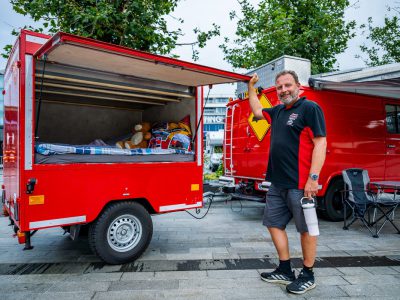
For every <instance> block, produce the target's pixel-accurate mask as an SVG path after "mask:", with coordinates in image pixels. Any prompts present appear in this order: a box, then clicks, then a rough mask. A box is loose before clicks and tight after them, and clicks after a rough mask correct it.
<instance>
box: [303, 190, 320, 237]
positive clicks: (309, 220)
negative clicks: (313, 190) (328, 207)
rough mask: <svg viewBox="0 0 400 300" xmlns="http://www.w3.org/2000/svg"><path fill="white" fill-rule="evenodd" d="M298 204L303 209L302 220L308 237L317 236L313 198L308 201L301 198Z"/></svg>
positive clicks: (305, 198)
mask: <svg viewBox="0 0 400 300" xmlns="http://www.w3.org/2000/svg"><path fill="white" fill-rule="evenodd" d="M300 202H301V207H302V208H303V212H304V218H305V219H306V224H307V228H308V234H309V235H310V236H317V235H319V228H318V218H317V212H316V210H315V200H314V199H313V198H311V199H309V198H307V197H303V198H301V200H300Z"/></svg>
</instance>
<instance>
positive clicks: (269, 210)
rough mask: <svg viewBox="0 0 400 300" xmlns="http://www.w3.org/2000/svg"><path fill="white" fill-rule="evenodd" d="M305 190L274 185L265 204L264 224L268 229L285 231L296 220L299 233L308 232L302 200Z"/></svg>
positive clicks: (270, 188)
mask: <svg viewBox="0 0 400 300" xmlns="http://www.w3.org/2000/svg"><path fill="white" fill-rule="evenodd" d="M303 197H304V190H298V189H283V188H278V187H276V186H274V185H271V186H270V187H269V190H268V193H267V199H266V203H265V210H264V219H263V224H264V225H265V226H267V227H274V228H279V229H285V228H286V225H287V224H288V223H289V221H290V220H291V219H292V218H294V223H295V224H296V229H297V231H298V232H300V233H303V232H308V229H307V224H306V221H305V219H304V213H303V208H302V207H301V204H300V199H301V198H303Z"/></svg>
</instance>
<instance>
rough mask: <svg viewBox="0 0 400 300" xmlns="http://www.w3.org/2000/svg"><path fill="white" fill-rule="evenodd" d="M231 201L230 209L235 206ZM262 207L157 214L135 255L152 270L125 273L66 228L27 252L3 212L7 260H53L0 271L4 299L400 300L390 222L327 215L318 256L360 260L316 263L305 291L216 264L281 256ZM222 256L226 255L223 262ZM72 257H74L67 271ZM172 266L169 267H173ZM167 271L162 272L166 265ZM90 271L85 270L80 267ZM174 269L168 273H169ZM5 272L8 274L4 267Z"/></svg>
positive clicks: (293, 242)
mask: <svg viewBox="0 0 400 300" xmlns="http://www.w3.org/2000/svg"><path fill="white" fill-rule="evenodd" d="M231 204H232V208H231ZM262 212H263V205H262V204H259V203H251V202H243V207H242V209H241V210H240V206H239V202H237V201H235V202H232V203H230V202H228V203H225V202H218V203H215V205H214V206H213V207H212V208H211V210H210V213H209V215H207V216H206V217H205V218H204V219H202V220H195V219H193V218H192V217H191V216H189V215H188V214H187V213H185V212H177V213H170V214H165V215H160V216H154V217H153V222H154V236H153V239H152V242H151V243H150V246H149V248H148V249H147V251H146V252H145V253H144V254H143V256H142V257H141V258H140V259H139V260H138V261H137V263H142V264H143V265H145V266H150V265H152V263H153V265H154V264H155V265H156V267H153V268H154V270H151V271H148V272H146V271H145V270H144V271H142V272H131V271H129V272H121V271H120V270H121V266H102V267H101V268H98V267H97V268H96V267H93V266H96V263H98V262H99V260H98V258H97V257H95V256H94V255H92V254H91V253H90V250H89V247H88V245H87V243H86V240H85V239H81V240H79V241H76V242H73V241H71V240H70V239H69V237H68V236H67V235H65V236H63V235H62V230H61V229H59V228H53V229H48V230H43V231H39V232H38V233H37V234H36V235H35V236H34V237H33V239H32V243H33V245H34V246H35V249H34V250H32V251H22V246H21V245H18V244H17V241H16V239H14V238H12V237H11V233H12V229H11V227H8V226H7V223H8V222H7V219H6V218H0V269H1V266H6V265H8V266H10V265H11V264H16V265H17V266H20V265H22V264H32V263H38V264H39V263H53V265H52V270H53V271H52V272H53V273H54V274H45V272H44V274H27V275H0V295H1V296H0V298H1V299H13V300H15V299H20V298H21V299H22V298H23V299H26V298H27V297H29V299H54V298H57V299H207V300H210V299H265V298H268V299H275V298H279V299H281V298H288V297H290V298H293V297H296V298H304V297H307V299H313V298H315V299H317V298H318V299H320V298H331V299H336V298H337V299H343V298H346V299H357V298H363V299H376V298H377V297H379V298H383V299H398V298H399V297H398V295H399V294H400V284H399V283H400V266H399V263H398V260H400V235H398V234H396V233H395V231H394V229H393V228H392V227H390V226H386V227H385V228H384V229H383V231H382V233H381V236H380V238H378V239H374V238H372V237H371V236H370V234H369V233H368V231H367V230H366V229H365V228H363V227H361V226H360V225H359V224H355V225H354V226H353V227H352V228H351V229H350V230H349V231H344V230H342V229H341V228H342V223H331V222H326V221H321V224H320V231H321V234H322V235H321V237H320V239H319V246H318V256H319V257H321V260H322V259H323V258H324V257H345V258H346V259H347V258H351V257H353V258H354V260H355V261H354V263H353V265H354V266H353V267H335V266H333V267H324V268H316V269H315V272H316V276H317V288H316V289H314V290H312V291H310V292H309V293H307V294H305V295H303V296H293V295H288V294H287V293H286V292H285V290H284V287H283V286H280V285H273V284H268V283H265V282H263V281H261V280H260V279H259V273H260V272H263V271H265V269H263V268H249V269H233V270H226V269H224V266H223V265H222V266H220V269H219V270H216V269H215V268H216V267H215V265H211V264H209V262H214V264H215V263H218V262H221V261H222V260H228V261H231V262H233V263H235V262H238V261H250V260H252V259H256V260H257V259H269V260H270V261H272V262H276V261H277V260H276V253H275V250H274V247H273V245H272V242H271V239H270V237H269V234H268V233H267V231H266V230H265V228H264V227H263V226H262V225H261V217H262ZM288 235H289V241H290V248H291V254H292V256H293V257H300V256H301V247H300V240H299V237H298V234H297V233H296V232H295V229H294V225H293V224H290V225H289V227H288ZM369 256H378V257H383V256H384V257H386V258H389V259H391V260H393V262H394V263H393V266H391V265H386V266H376V267H372V266H368V265H365V266H361V265H360V266H358V265H357V258H358V257H369ZM184 260H188V261H189V262H190V261H195V260H197V261H198V262H200V263H199V267H198V268H197V269H196V270H194V271H179V270H178V269H179V268H178V267H177V268H176V270H171V266H174V262H175V261H184ZM220 260H221V261H220ZM67 263H75V264H73V266H69V269H68V271H66V269H65V265H66V264H67ZM167 266H168V268H167ZM163 269H164V271H162V270H163ZM82 270H84V271H82ZM165 270H168V271H165ZM2 274H5V273H4V272H3V273H2Z"/></svg>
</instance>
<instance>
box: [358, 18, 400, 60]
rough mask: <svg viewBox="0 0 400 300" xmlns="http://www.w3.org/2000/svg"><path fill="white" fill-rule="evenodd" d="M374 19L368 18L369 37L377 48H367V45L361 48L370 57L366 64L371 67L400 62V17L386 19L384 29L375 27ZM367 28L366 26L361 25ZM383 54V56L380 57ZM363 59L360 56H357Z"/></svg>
mask: <svg viewBox="0 0 400 300" xmlns="http://www.w3.org/2000/svg"><path fill="white" fill-rule="evenodd" d="M372 23H373V22H372V18H371V17H370V18H368V32H369V34H368V36H367V39H368V40H371V41H372V42H373V43H374V44H375V46H372V47H367V46H366V45H365V44H364V45H362V46H360V48H361V51H362V52H364V53H365V54H367V55H368V58H367V59H363V60H364V62H365V63H366V64H367V65H368V66H370V67H373V66H380V65H384V64H390V63H395V62H400V21H399V18H398V16H394V17H392V18H388V17H385V24H384V25H383V26H382V27H379V26H376V27H374V26H373V24H372ZM360 27H361V28H366V27H367V26H366V25H361V26H360ZM380 54H381V55H380ZM356 57H357V58H361V56H360V55H356Z"/></svg>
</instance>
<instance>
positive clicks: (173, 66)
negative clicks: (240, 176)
mask: <svg viewBox="0 0 400 300" xmlns="http://www.w3.org/2000/svg"><path fill="white" fill-rule="evenodd" d="M248 79H249V77H248V76H244V75H240V74H236V73H232V72H227V71H222V70H218V69H215V68H211V67H205V66H201V65H197V64H193V63H189V62H184V61H180V60H176V59H172V58H168V57H163V56H159V55H154V54H150V53H146V52H142V51H136V50H133V49H129V48H126V47H121V46H116V45H112V44H108V43H104V42H101V41H96V40H93V39H88V38H83V37H79V36H75V35H71V34H66V33H57V34H56V35H54V36H53V37H50V36H47V35H43V34H39V33H35V32H30V31H26V30H23V31H21V34H20V36H19V37H18V39H17V41H16V43H15V45H14V47H13V50H12V52H11V55H10V58H9V60H8V63H7V67H6V71H5V76H4V91H3V94H4V105H5V109H4V124H5V126H4V137H5V138H4V185H3V191H2V202H3V209H4V212H5V214H7V215H9V218H10V221H11V224H12V225H14V230H15V232H16V234H17V236H18V238H19V242H20V243H25V249H31V248H32V246H31V237H32V235H33V233H35V232H36V231H37V230H40V229H45V228H50V227H56V226H60V227H63V228H64V229H65V230H66V231H68V232H70V233H71V236H72V237H76V236H77V234H78V233H79V230H80V229H83V228H86V226H87V227H88V231H89V233H88V234H89V242H90V246H91V248H92V249H93V251H94V252H95V253H96V254H97V255H99V256H100V258H102V259H103V260H104V261H106V262H108V263H112V264H114V263H116V264H119V263H125V262H128V261H131V260H133V259H135V258H137V257H138V256H139V255H140V254H141V253H143V251H144V250H145V249H146V247H147V246H148V244H149V242H150V240H151V236H152V231H153V227H152V220H151V217H150V215H151V214H161V213H166V212H171V211H178V210H185V209H191V208H198V207H201V206H202V205H203V196H202V195H203V192H202V178H203V157H202V154H203V145H202V141H203V136H202V135H203V133H202V130H201V129H200V130H198V128H202V122H201V114H202V109H203V89H202V86H205V85H210V84H218V83H227V82H234V81H242V80H248ZM183 118H184V119H185V120H186V121H187V120H189V118H190V122H189V124H186V125H187V126H189V127H190V128H191V129H189V130H190V131H191V136H192V140H191V143H190V145H189V146H188V147H189V149H186V150H185V151H184V150H179V149H176V148H174V149H156V150H159V151H154V152H150V153H149V149H141V150H140V151H130V150H127V151H125V150H126V149H124V151H123V154H121V153H120V152H118V154H117V155H111V154H114V151H115V150H114V148H113V147H105V149H103V148H101V147H100V146H84V147H79V146H76V145H86V144H87V143H90V141H95V144H96V141H98V139H103V140H104V139H111V138H112V137H116V136H118V135H121V134H122V133H126V132H130V131H131V129H132V127H133V125H134V124H135V123H139V122H142V121H149V122H152V123H154V122H178V121H179V120H181V119H183ZM49 145H50V147H55V148H56V149H53V148H49V149H47V150H46V151H47V152H46V151H45V152H38V149H42V148H41V147H43V146H49ZM96 145H97V144H96ZM177 145H180V144H179V143H174V147H175V146H177ZM100 148H101V149H100ZM110 148H112V149H111V150H110ZM60 149H61V150H60ZM71 149H72V150H73V151H75V152H73V154H71V152H70V150H71ZM99 149H100V150H99ZM42 150H43V149H42ZM134 150H137V149H134ZM165 150H166V151H165ZM60 151H61V152H60ZM79 151H80V152H79ZM98 151H101V152H100V154H99V152H98ZM127 153H128V154H129V155H125V154H127ZM132 153H136V154H138V155H132ZM139 154H142V155H139Z"/></svg>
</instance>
